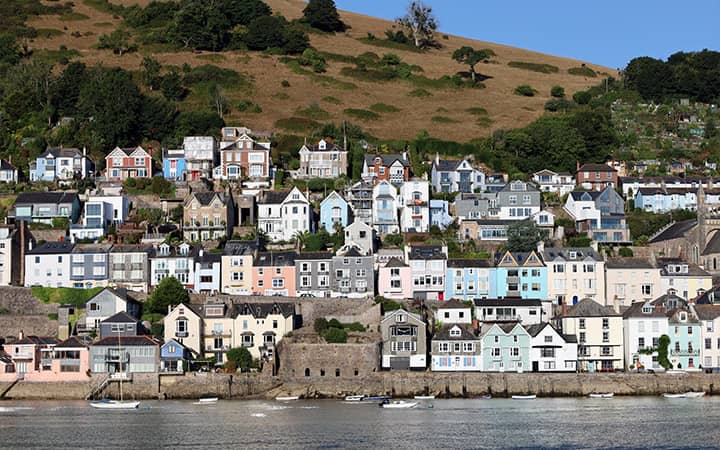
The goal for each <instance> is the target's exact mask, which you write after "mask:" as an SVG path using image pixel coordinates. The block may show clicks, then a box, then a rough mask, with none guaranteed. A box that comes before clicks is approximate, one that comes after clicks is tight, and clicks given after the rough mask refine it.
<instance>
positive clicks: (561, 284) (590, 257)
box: [542, 247, 606, 304]
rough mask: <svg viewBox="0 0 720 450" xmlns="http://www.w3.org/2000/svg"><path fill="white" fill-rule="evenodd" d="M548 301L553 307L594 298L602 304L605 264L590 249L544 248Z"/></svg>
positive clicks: (603, 301) (604, 299)
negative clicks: (553, 303)
mask: <svg viewBox="0 0 720 450" xmlns="http://www.w3.org/2000/svg"><path fill="white" fill-rule="evenodd" d="M542 255H543V260H544V261H545V264H546V266H547V276H548V281H547V285H548V297H549V298H551V299H553V300H555V303H557V304H562V303H564V302H566V301H567V302H569V303H571V304H575V303H577V302H578V301H579V300H580V299H583V298H593V299H595V300H597V301H598V302H600V303H601V304H605V301H606V298H605V261H604V260H603V257H602V256H601V255H600V254H598V253H597V252H596V251H595V250H593V249H592V248H591V247H581V248H569V247H567V248H546V249H544V250H543V252H542Z"/></svg>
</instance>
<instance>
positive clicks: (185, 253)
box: [180, 244, 190, 255]
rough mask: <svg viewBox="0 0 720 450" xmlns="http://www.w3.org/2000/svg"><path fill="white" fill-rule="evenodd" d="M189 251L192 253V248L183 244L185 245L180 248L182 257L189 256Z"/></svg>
mask: <svg viewBox="0 0 720 450" xmlns="http://www.w3.org/2000/svg"><path fill="white" fill-rule="evenodd" d="M189 251H190V246H189V245H187V244H183V245H181V246H180V254H181V255H187V254H188V252H189Z"/></svg>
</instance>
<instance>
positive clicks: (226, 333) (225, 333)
mask: <svg viewBox="0 0 720 450" xmlns="http://www.w3.org/2000/svg"><path fill="white" fill-rule="evenodd" d="M210 334H212V335H213V336H232V332H231V330H227V331H224V330H212V331H211V332H210Z"/></svg>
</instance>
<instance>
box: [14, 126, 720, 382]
mask: <svg viewBox="0 0 720 450" xmlns="http://www.w3.org/2000/svg"><path fill="white" fill-rule="evenodd" d="M218 131H219V135H220V136H221V139H220V140H218V139H216V138H215V137H212V136H188V137H185V139H184V140H183V145H182V147H181V148H177V149H160V150H157V149H155V150H151V149H144V148H143V147H135V148H115V149H113V150H111V151H109V152H108V154H107V156H106V158H105V161H104V164H103V166H104V167H105V169H104V170H103V171H99V170H97V161H92V160H90V158H88V156H87V154H86V152H85V151H84V150H83V149H77V148H48V149H47V151H45V152H44V153H43V154H41V155H40V156H39V157H38V158H37V159H36V160H35V161H33V162H32V163H31V164H30V167H29V168H27V171H26V172H27V173H29V180H28V181H29V183H28V184H27V186H30V187H32V188H33V189H32V190H26V191H24V192H20V193H19V194H18V195H17V197H16V199H15V201H14V204H13V205H12V207H11V208H10V209H9V210H8V211H7V218H6V224H4V225H2V226H1V227H0V249H1V253H0V273H1V274H2V276H1V277H0V284H2V285H3V286H16V287H24V288H27V290H30V292H32V294H33V295H36V296H38V295H39V294H37V293H38V292H43V293H45V294H47V293H48V292H56V291H57V292H59V293H65V292H70V291H74V290H78V291H86V292H89V293H90V295H89V298H88V299H87V300H86V301H84V302H81V303H80V304H78V303H77V302H75V303H71V302H69V303H63V302H62V301H60V302H58V303H59V305H58V306H57V314H56V317H55V320H57V334H56V335H51V336H36V335H30V334H25V332H24V331H23V330H20V331H19V332H18V333H17V335H14V336H3V338H5V339H4V342H3V350H2V351H0V381H15V380H23V381H25V382H34V381H37V382H48V381H82V380H87V379H88V377H89V376H91V375H97V374H101V375H105V376H107V377H108V379H112V378H121V379H127V380H130V379H131V378H132V376H133V375H134V374H144V373H155V374H158V373H159V374H162V375H181V374H183V373H186V372H188V371H197V370H206V371H207V370H211V371H215V370H225V371H227V370H230V371H235V370H249V371H257V372H260V373H269V374H277V373H278V372H279V371H283V370H286V371H287V370H293V371H295V372H294V375H295V376H297V377H318V376H326V372H327V376H336V377H342V376H351V374H350V373H348V370H346V369H343V370H342V373H341V369H340V367H341V366H342V367H344V368H345V367H349V365H353V364H355V366H354V371H352V372H354V376H358V373H359V372H361V371H375V370H391V371H402V370H419V371H437V372H448V371H456V372H457V371H461V372H462V371H483V372H600V371H603V372H614V371H629V372H661V371H666V370H675V371H678V370H681V371H717V370H720V290H718V287H717V286H716V285H715V283H714V282H713V280H714V277H717V276H718V275H720V269H719V268H718V263H717V260H718V258H720V233H717V231H718V230H720V215H716V213H715V210H716V208H717V207H718V206H720V190H718V188H717V187H716V185H720V180H718V179H713V178H711V177H707V178H702V177H698V178H693V177H687V178H679V177H666V178H656V177H647V178H645V177H642V176H639V177H635V176H633V177H630V176H627V169H626V168H625V167H624V165H623V164H620V163H616V162H614V161H608V162H607V163H585V162H582V161H578V163H577V170H576V172H575V173H558V172H554V171H553V170H552V168H547V169H545V170H542V171H539V172H536V173H534V174H533V175H532V177H531V178H530V179H528V180H521V179H510V178H509V177H508V176H507V174H501V173H491V172H490V171H488V170H487V167H486V166H484V165H481V164H477V163H476V162H475V161H473V160H472V159H471V158H465V159H454V160H451V159H442V158H440V156H439V155H436V156H435V157H434V158H432V159H431V160H428V161H424V162H421V163H424V164H428V165H429V166H430V167H431V169H430V170H429V171H428V172H427V174H426V175H424V176H422V177H416V176H414V174H413V171H412V167H413V163H418V162H417V161H411V160H410V156H409V155H408V153H407V152H403V151H400V152H398V153H373V152H368V153H367V154H366V155H365V156H364V160H363V166H362V176H361V178H360V179H359V180H356V181H350V179H349V178H348V176H347V175H348V166H349V164H350V162H349V158H348V151H347V144H346V143H342V142H335V141H334V140H333V139H331V138H327V139H320V140H319V141H318V142H306V143H305V144H304V145H303V146H302V148H301V149H300V150H299V155H300V165H299V167H298V168H297V169H296V170H289V171H288V173H287V174H286V175H285V176H286V177H289V178H290V179H289V180H285V183H283V184H280V183H279V180H278V177H277V173H278V171H279V169H278V168H277V167H276V166H275V165H274V163H273V161H272V158H271V150H272V148H271V147H272V146H271V143H270V142H271V141H270V140H269V139H267V137H266V136H262V135H255V134H253V132H252V131H251V130H249V129H247V128H243V127H225V128H223V129H222V130H218ZM23 172H25V170H24V169H23V168H17V167H15V166H13V164H12V162H11V161H2V163H1V164H0V181H2V182H5V183H18V182H19V181H21V180H20V177H21V174H22V173H23ZM308 179H321V180H329V181H330V182H329V183H324V184H321V186H322V189H320V190H317V189H315V190H311V189H310V188H309V183H308V182H304V180H308ZM86 181H92V187H86V185H85V184H84V182H86ZM161 183H167V186H169V188H167V189H163V194H162V195H148V193H147V191H141V190H140V189H139V188H138V187H139V186H142V185H144V186H148V185H153V186H155V185H160V184H161ZM629 204H631V205H633V206H632V209H640V210H643V211H650V212H653V213H668V212H671V211H674V210H687V211H692V212H694V213H695V218H693V219H688V220H683V221H677V222H671V223H669V224H668V225H666V226H664V227H663V228H661V229H660V230H658V231H657V232H656V233H655V235H653V236H650V237H649V240H648V243H647V245H646V246H636V245H634V241H633V236H631V233H630V228H629V226H628V224H627V221H626V214H627V213H628V212H629V211H630V210H631V207H630V206H629ZM172 283H175V284H176V285H178V286H181V288H180V291H179V292H181V293H182V295H178V296H175V297H173V300H175V301H169V302H166V304H163V305H161V308H164V309H161V311H162V312H161V313H158V309H157V305H155V306H156V308H155V309H154V310H153V311H151V310H149V307H148V305H149V304H150V303H151V302H152V303H153V304H154V303H155V302H156V301H157V298H159V297H160V295H157V293H158V292H161V291H162V290H163V289H166V288H167V286H168V285H170V284H172ZM18 289H19V288H18ZM716 293H718V295H719V297H718V299H716V298H715V295H716ZM47 295H50V294H47ZM53 323H55V322H53ZM286 342H287V345H285V343H286ZM303 342H313V343H321V344H322V343H325V344H327V345H328V346H335V345H347V352H346V353H345V356H344V357H343V358H346V359H347V361H335V362H333V361H332V360H327V359H323V355H316V354H312V355H311V354H292V352H300V351H302V350H298V349H300V348H301V347H299V346H296V345H292V344H293V343H303ZM352 344H363V346H362V349H363V350H362V351H363V352H364V351H365V350H367V349H368V348H371V349H375V350H374V353H371V355H374V356H371V357H366V356H363V355H356V354H355V353H354V352H356V349H358V348H359V347H358V346H357V345H352ZM119 348H122V349H123V350H122V351H120V350H119ZM237 349H244V350H243V351H244V353H246V354H249V356H250V358H251V360H252V361H251V362H250V363H248V364H246V366H245V367H239V366H237V365H236V364H235V358H234V357H233V358H231V357H229V355H230V354H232V353H233V352H235V353H236V352H237ZM283 353H286V354H283ZM291 359H294V360H296V361H297V360H300V361H307V363H306V364H305V367H300V366H298V365H297V364H290V363H286V364H282V363H281V361H290V360H291ZM230 363H232V364H230ZM298 364H301V363H298ZM301 365H302V364H301ZM296 366H297V369H296V368H295V367H296ZM289 367H292V369H290V368H289ZM297 371H299V372H297Z"/></svg>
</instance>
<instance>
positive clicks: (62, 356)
mask: <svg viewBox="0 0 720 450" xmlns="http://www.w3.org/2000/svg"><path fill="white" fill-rule="evenodd" d="M89 342H90V338H85V339H83V338H79V337H77V336H72V337H70V338H69V339H67V340H65V341H63V342H60V343H58V341H57V339H55V338H43V337H37V336H27V337H24V338H21V339H19V340H17V341H15V342H11V343H9V344H7V345H6V346H5V348H6V349H8V350H9V353H4V355H6V356H7V359H10V360H11V362H12V364H8V363H7V361H6V362H5V363H2V361H3V360H5V358H4V355H3V354H0V381H13V380H15V379H16V378H19V379H22V380H23V381H26V382H52V381H87V380H88V377H89V374H88V373H89V369H90V350H89V348H88V344H89Z"/></svg>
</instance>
